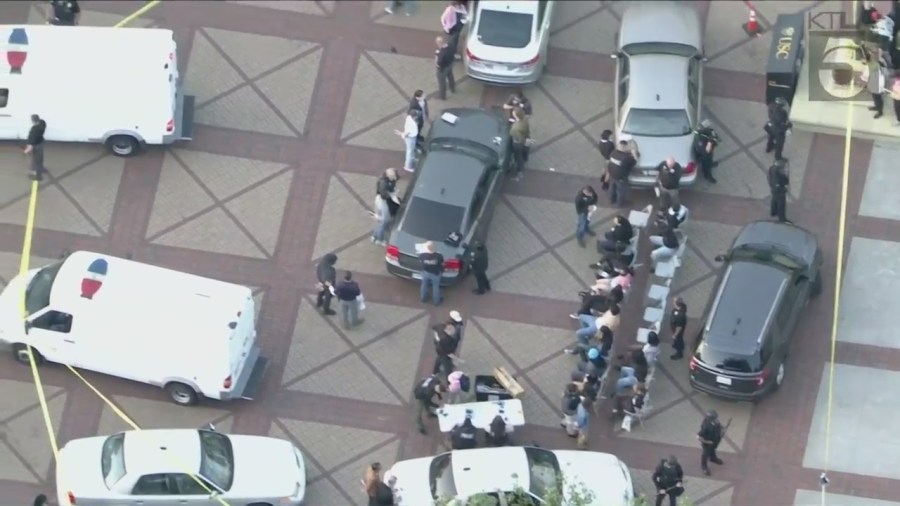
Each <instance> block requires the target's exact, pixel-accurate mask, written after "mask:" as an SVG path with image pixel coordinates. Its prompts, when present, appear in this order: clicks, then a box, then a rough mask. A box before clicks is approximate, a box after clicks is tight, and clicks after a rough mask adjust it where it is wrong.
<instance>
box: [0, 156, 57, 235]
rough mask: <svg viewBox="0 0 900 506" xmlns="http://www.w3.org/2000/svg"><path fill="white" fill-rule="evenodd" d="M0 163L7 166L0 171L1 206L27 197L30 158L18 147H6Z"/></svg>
mask: <svg viewBox="0 0 900 506" xmlns="http://www.w3.org/2000/svg"><path fill="white" fill-rule="evenodd" d="M50 151H52V150H50V149H48V150H47V154H48V155H49V154H50ZM0 164H2V166H3V167H4V168H5V170H2V171H0V206H6V205H9V204H11V203H12V202H15V201H17V200H21V199H27V198H28V195H29V194H30V192H31V180H30V179H28V171H29V170H30V167H29V161H28V159H27V158H25V157H24V156H22V152H21V151H19V150H18V149H4V150H2V151H0ZM45 165H49V164H47V163H45ZM53 172H56V171H53ZM23 219H24V218H23Z"/></svg>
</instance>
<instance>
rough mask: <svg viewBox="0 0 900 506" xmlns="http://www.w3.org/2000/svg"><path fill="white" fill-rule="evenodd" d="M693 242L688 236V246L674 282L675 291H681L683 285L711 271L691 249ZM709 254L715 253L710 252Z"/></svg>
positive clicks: (673, 288)
mask: <svg viewBox="0 0 900 506" xmlns="http://www.w3.org/2000/svg"><path fill="white" fill-rule="evenodd" d="M691 244H692V243H691V237H690V236H688V247H687V249H685V251H684V256H683V257H682V261H681V267H679V268H678V272H676V273H675V279H674V280H673V282H672V290H673V293H677V292H679V291H680V290H681V288H682V287H684V286H687V285H690V284H692V283H694V282H695V281H697V280H698V279H700V278H702V277H703V276H706V275H707V274H709V273H710V268H709V266H707V265H706V263H705V262H703V260H702V259H701V258H700V257H699V256H698V255H697V253H695V252H694V250H693V249H691ZM709 254H711V255H712V254H713V253H712V252H709Z"/></svg>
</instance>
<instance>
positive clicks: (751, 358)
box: [697, 340, 762, 373]
mask: <svg viewBox="0 0 900 506" xmlns="http://www.w3.org/2000/svg"><path fill="white" fill-rule="evenodd" d="M697 358H698V359H699V360H701V361H702V362H704V363H706V364H709V365H711V366H713V367H715V368H716V369H722V370H724V371H733V372H741V373H754V372H759V371H760V370H762V361H761V360H760V356H759V354H758V353H735V352H733V351H730V350H722V349H719V348H716V347H715V346H710V345H709V342H708V341H706V340H704V341H703V342H702V343H701V344H700V346H699V347H698V348H697Z"/></svg>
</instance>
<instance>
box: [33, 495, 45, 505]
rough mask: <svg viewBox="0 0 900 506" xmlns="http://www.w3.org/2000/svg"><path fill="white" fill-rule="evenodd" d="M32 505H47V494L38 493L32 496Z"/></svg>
mask: <svg viewBox="0 0 900 506" xmlns="http://www.w3.org/2000/svg"><path fill="white" fill-rule="evenodd" d="M33 506H47V496H45V495H44V494H38V496H37V497H35V498H34V505H33Z"/></svg>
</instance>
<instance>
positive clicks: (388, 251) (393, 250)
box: [384, 244, 400, 263]
mask: <svg viewBox="0 0 900 506" xmlns="http://www.w3.org/2000/svg"><path fill="white" fill-rule="evenodd" d="M384 259H385V260H386V261H388V262H391V263H398V262H400V248H398V247H396V246H394V245H393V244H388V247H387V248H385V249H384Z"/></svg>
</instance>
